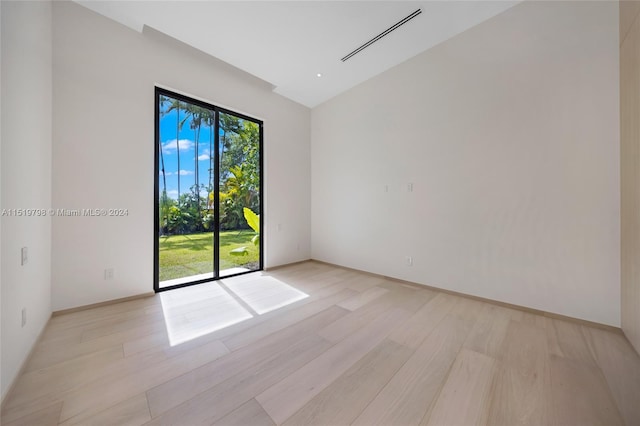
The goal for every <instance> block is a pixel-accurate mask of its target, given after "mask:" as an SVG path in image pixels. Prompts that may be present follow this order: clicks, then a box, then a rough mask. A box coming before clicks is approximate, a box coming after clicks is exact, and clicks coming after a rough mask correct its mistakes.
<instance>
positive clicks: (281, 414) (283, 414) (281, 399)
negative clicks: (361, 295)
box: [256, 309, 408, 424]
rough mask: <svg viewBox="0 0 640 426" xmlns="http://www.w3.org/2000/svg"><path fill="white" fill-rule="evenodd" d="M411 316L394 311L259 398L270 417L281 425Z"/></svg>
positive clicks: (380, 317)
mask: <svg viewBox="0 0 640 426" xmlns="http://www.w3.org/2000/svg"><path fill="white" fill-rule="evenodd" d="M407 317H408V315H407V313H406V312H405V311H402V310H398V309H394V310H392V311H389V312H385V313H384V314H382V315H380V316H379V317H378V318H377V319H376V320H374V321H373V322H372V323H371V324H369V325H367V326H365V327H363V328H362V329H360V330H358V331H357V332H355V333H354V334H352V335H350V336H349V337H347V338H346V339H344V340H343V341H341V342H339V343H338V344H336V345H335V346H333V347H331V349H329V350H327V351H326V352H325V353H323V354H322V355H320V356H319V357H318V358H316V359H314V360H313V361H311V362H310V363H308V364H307V365H305V366H304V367H302V368H301V369H299V370H297V371H296V372H295V373H293V374H291V375H290V376H289V377H287V378H285V379H284V380H282V381H280V382H279V383H277V384H275V385H274V386H272V387H270V388H269V389H268V390H266V391H264V392H262V393H261V394H260V395H258V396H257V397H256V400H257V401H258V402H259V403H260V405H262V407H263V408H264V409H265V411H266V412H267V413H268V414H269V416H270V417H271V418H272V419H273V420H274V422H276V423H277V424H280V423H282V422H284V421H285V420H286V419H287V418H289V417H290V416H291V415H293V414H294V413H295V412H296V411H298V410H299V409H300V408H302V406H304V405H305V404H306V403H308V402H309V401H310V400H311V399H312V398H313V397H315V396H316V395H317V394H318V393H320V392H321V391H322V390H323V389H324V388H326V387H327V386H329V384H331V382H333V381H334V380H335V379H337V378H338V377H340V376H341V375H342V374H343V373H344V372H345V371H347V370H348V369H349V368H350V367H351V366H352V365H354V364H355V363H356V362H357V361H358V360H360V359H361V358H362V357H364V356H365V355H366V354H367V353H368V352H369V351H370V350H371V349H373V348H374V347H375V346H377V345H378V344H379V343H380V342H381V341H382V340H383V339H384V338H385V337H386V336H387V334H389V332H390V331H391V330H392V329H393V328H394V327H395V326H396V325H397V324H398V323H400V322H402V321H404V320H405V319H406V318H407Z"/></svg>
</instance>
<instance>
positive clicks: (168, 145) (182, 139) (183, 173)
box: [158, 110, 211, 199]
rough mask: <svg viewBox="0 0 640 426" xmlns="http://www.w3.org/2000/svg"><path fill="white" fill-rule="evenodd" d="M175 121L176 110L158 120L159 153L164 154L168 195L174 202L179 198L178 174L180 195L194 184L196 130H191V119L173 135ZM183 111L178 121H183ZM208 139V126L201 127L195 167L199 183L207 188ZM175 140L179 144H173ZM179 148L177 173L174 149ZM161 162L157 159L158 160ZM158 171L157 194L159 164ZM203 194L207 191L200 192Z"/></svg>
mask: <svg viewBox="0 0 640 426" xmlns="http://www.w3.org/2000/svg"><path fill="white" fill-rule="evenodd" d="M176 118H177V111H175V110H173V111H171V112H170V113H169V114H167V115H165V116H162V117H160V142H161V144H162V153H163V155H164V167H165V173H166V178H167V194H168V195H169V197H171V198H173V199H177V197H178V173H180V193H181V194H184V193H186V192H188V191H189V190H190V188H191V187H192V186H193V185H194V183H195V153H196V149H195V130H192V129H191V127H190V122H191V121H190V120H187V121H186V122H185V123H184V125H183V126H182V129H181V130H180V134H179V135H176ZM184 118H185V112H184V111H182V110H181V111H180V121H181V122H182V120H184ZM210 137H211V131H210V130H209V127H205V126H203V127H201V129H200V137H199V141H200V143H199V144H198V158H199V160H198V167H199V173H198V174H199V177H200V184H204V185H205V186H207V185H208V184H209V168H210V167H211V166H210V165H211V161H210V160H209V158H210V157H209V153H210V143H209V141H210ZM176 141H178V143H176ZM178 146H179V148H180V170H178V154H177V151H178V150H177V148H178ZM158 161H160V158H158ZM158 169H159V170H160V176H159V179H160V180H159V183H160V192H161V193H162V190H163V182H162V164H159V167H158ZM202 195H203V196H204V195H206V191H205V192H202Z"/></svg>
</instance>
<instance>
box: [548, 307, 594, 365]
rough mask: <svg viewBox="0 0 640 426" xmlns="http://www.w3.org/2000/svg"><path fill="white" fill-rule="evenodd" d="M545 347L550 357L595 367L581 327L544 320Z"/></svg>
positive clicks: (553, 320)
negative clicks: (554, 356)
mask: <svg viewBox="0 0 640 426" xmlns="http://www.w3.org/2000/svg"><path fill="white" fill-rule="evenodd" d="M545 326H546V331H547V345H548V349H549V354H550V355H556V356H559V357H562V358H566V359H570V360H574V361H579V362H582V363H585V364H591V365H594V366H595V363H596V361H595V359H594V358H593V356H592V355H591V351H590V350H589V347H588V345H587V341H586V339H585V336H584V334H583V332H582V326H581V325H579V324H576V323H570V322H567V321H562V320H557V319H552V318H545Z"/></svg>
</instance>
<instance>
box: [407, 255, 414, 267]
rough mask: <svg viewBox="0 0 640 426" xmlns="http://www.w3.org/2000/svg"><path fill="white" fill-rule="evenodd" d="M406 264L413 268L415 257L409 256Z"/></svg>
mask: <svg viewBox="0 0 640 426" xmlns="http://www.w3.org/2000/svg"><path fill="white" fill-rule="evenodd" d="M405 262H406V263H407V266H413V257H411V256H407V257H406V259H405Z"/></svg>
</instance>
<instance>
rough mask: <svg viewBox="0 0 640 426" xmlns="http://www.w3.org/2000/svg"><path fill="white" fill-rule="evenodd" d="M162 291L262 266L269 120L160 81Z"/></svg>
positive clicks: (158, 247)
mask: <svg viewBox="0 0 640 426" xmlns="http://www.w3.org/2000/svg"><path fill="white" fill-rule="evenodd" d="M155 123H156V148H155V152H156V178H155V188H156V189H155V191H156V194H155V212H156V218H155V229H156V236H155V241H154V247H155V255H154V256H155V257H154V265H155V274H154V289H155V290H156V291H161V290H166V289H168V288H174V287H176V286H184V285H189V284H195V283H200V282H205V281H210V280H214V279H218V278H221V277H228V276H231V275H236V274H240V273H245V272H250V271H256V270H260V269H262V250H261V249H262V241H261V239H260V228H261V224H262V218H261V212H262V156H261V153H262V123H261V122H260V121H258V120H254V119H251V118H249V117H246V116H243V115H241V114H235V113H232V112H230V111H226V110H222V109H220V108H217V107H215V106H213V105H209V104H206V103H204V102H201V101H198V100H195V99H191V98H188V97H186V96H183V95H179V94H176V93H172V92H169V91H166V90H163V89H159V88H156V115H155Z"/></svg>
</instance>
